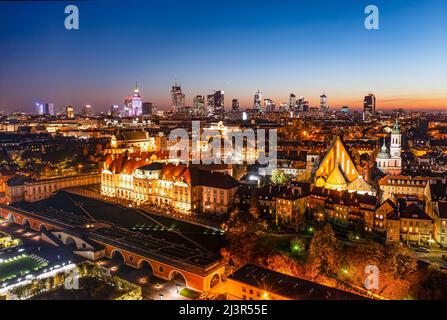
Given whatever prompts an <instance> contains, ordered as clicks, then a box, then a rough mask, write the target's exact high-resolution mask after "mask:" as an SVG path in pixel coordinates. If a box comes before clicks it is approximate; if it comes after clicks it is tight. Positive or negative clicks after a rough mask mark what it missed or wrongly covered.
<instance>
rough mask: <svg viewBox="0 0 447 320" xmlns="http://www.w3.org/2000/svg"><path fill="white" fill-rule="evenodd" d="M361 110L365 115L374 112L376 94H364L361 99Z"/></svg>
mask: <svg viewBox="0 0 447 320" xmlns="http://www.w3.org/2000/svg"><path fill="white" fill-rule="evenodd" d="M363 112H364V113H365V115H372V114H374V113H375V112H376V96H375V95H374V94H372V93H370V94H368V95H367V96H365V99H364V100H363Z"/></svg>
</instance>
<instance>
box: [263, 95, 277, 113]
mask: <svg viewBox="0 0 447 320" xmlns="http://www.w3.org/2000/svg"><path fill="white" fill-rule="evenodd" d="M275 108H276V104H275V101H273V100H272V99H269V98H266V99H264V110H265V112H274V111H275Z"/></svg>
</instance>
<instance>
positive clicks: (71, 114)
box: [65, 106, 74, 118]
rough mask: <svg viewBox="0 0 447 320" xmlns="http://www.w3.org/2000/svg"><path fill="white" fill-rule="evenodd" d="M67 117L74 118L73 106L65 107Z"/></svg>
mask: <svg viewBox="0 0 447 320" xmlns="http://www.w3.org/2000/svg"><path fill="white" fill-rule="evenodd" d="M65 116H66V117H67V118H74V108H73V107H72V106H66V107H65Z"/></svg>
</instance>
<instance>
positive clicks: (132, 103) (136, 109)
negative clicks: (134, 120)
mask: <svg viewBox="0 0 447 320" xmlns="http://www.w3.org/2000/svg"><path fill="white" fill-rule="evenodd" d="M124 105H125V107H124V116H126V117H138V116H141V115H142V113H143V100H142V99H141V96H140V90H139V89H138V85H136V86H135V90H134V93H133V95H131V96H128V97H127V98H126V99H125V100H124Z"/></svg>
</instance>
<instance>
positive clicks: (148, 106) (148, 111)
mask: <svg viewBox="0 0 447 320" xmlns="http://www.w3.org/2000/svg"><path fill="white" fill-rule="evenodd" d="M142 115H143V116H150V115H152V102H143V108H142Z"/></svg>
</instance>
